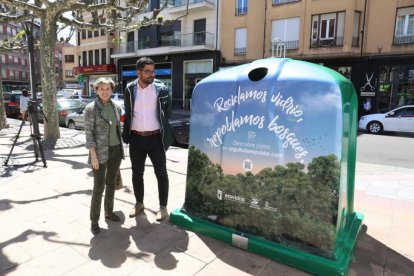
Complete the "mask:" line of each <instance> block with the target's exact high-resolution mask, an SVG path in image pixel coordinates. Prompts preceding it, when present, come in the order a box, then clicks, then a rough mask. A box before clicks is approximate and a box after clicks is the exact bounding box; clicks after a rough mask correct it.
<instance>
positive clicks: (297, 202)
mask: <svg viewBox="0 0 414 276" xmlns="http://www.w3.org/2000/svg"><path fill="white" fill-rule="evenodd" d="M339 183H340V164H339V162H338V160H337V158H336V156H335V155H328V156H319V157H316V158H314V159H313V160H312V161H311V162H310V163H309V164H308V167H307V170H306V168H305V165H304V164H301V163H287V164H286V165H284V166H282V165H278V166H275V167H274V168H265V169H263V170H261V171H260V172H259V173H257V174H252V173H250V172H247V173H244V174H242V173H239V174H237V175H223V172H222V169H221V167H220V166H219V165H218V164H214V163H213V162H211V161H210V160H209V158H208V156H207V155H206V154H204V153H203V152H201V151H200V150H199V149H196V148H195V147H193V146H192V147H191V148H190V149H189V162H188V175H187V190H186V203H185V206H186V210H187V211H188V212H190V213H193V214H196V215H198V216H200V217H202V218H206V219H213V220H214V221H215V222H216V223H219V224H223V225H225V226H228V227H231V228H234V229H237V230H240V231H243V232H246V233H249V234H253V235H257V236H262V237H264V238H266V239H268V240H272V241H275V242H279V243H282V244H285V245H287V246H290V247H294V248H301V249H302V250H307V251H309V252H312V253H316V254H321V255H324V256H329V257H330V256H332V254H333V252H334V248H335V229H336V219H337V209H338V191H339ZM220 193H221V197H220V196H219V194H220Z"/></svg>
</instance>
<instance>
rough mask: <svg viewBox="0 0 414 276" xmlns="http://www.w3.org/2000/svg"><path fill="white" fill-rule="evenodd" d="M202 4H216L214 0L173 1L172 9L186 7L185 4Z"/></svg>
mask: <svg viewBox="0 0 414 276" xmlns="http://www.w3.org/2000/svg"><path fill="white" fill-rule="evenodd" d="M170 2H171V1H170ZM202 2H207V3H210V4H212V5H215V4H216V3H215V1H214V0H173V1H172V7H181V6H184V5H187V3H188V4H190V5H191V4H196V3H202ZM169 7H171V6H169Z"/></svg>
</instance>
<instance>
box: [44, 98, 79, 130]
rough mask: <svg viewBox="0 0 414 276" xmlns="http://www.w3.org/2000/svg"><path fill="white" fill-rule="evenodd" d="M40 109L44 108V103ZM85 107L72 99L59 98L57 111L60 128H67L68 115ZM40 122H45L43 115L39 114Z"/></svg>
mask: <svg viewBox="0 0 414 276" xmlns="http://www.w3.org/2000/svg"><path fill="white" fill-rule="evenodd" d="M39 107H40V109H42V108H43V103H40V104H39ZM84 107H85V105H84V104H82V103H81V102H80V101H78V100H72V99H64V98H58V99H57V111H58V116H59V125H60V126H66V117H67V116H68V114H71V113H74V112H76V111H77V110H79V109H82V108H84ZM38 118H39V122H42V123H43V121H44V118H43V113H42V112H39V113H38Z"/></svg>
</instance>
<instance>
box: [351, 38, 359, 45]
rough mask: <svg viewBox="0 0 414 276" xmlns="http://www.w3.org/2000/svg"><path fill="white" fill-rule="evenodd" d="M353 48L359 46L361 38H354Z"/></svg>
mask: <svg viewBox="0 0 414 276" xmlns="http://www.w3.org/2000/svg"><path fill="white" fill-rule="evenodd" d="M352 46H359V37H352Z"/></svg>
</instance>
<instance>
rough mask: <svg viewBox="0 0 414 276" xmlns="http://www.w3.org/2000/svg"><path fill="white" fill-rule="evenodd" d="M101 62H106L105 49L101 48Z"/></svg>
mask: <svg viewBox="0 0 414 276" xmlns="http://www.w3.org/2000/svg"><path fill="white" fill-rule="evenodd" d="M101 64H106V49H105V48H103V49H101Z"/></svg>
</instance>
